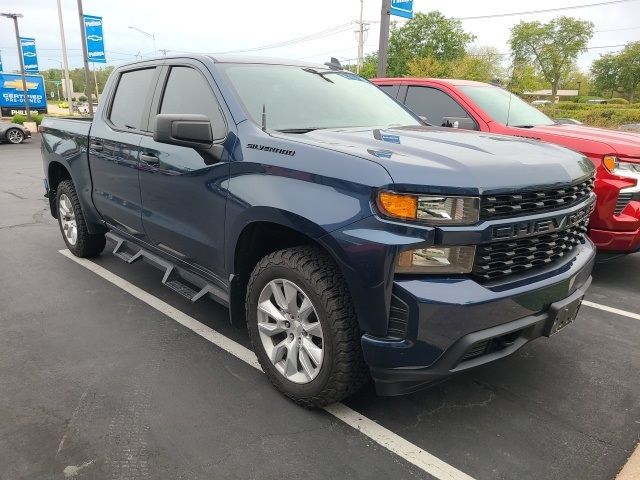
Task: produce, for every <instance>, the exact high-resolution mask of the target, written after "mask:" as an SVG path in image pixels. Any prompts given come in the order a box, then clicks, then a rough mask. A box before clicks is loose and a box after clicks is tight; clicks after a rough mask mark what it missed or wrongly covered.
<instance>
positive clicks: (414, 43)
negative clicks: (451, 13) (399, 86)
mask: <svg viewBox="0 0 640 480" xmlns="http://www.w3.org/2000/svg"><path fill="white" fill-rule="evenodd" d="M474 39H475V36H474V35H472V34H471V33H468V32H466V31H465V30H464V29H463V28H462V24H461V23H460V21H459V20H454V19H452V18H446V17H445V16H444V15H442V14H441V13H440V12H437V11H433V12H429V13H427V14H425V13H416V14H415V16H414V17H413V19H411V20H409V21H408V22H407V23H406V24H404V25H403V26H402V27H399V28H396V25H395V24H394V27H393V29H392V31H391V37H390V38H389V66H388V70H387V74H388V75H389V76H394V77H395V76H403V75H406V74H407V73H408V64H409V62H410V61H411V60H413V59H415V58H419V57H433V58H434V59H436V60H438V61H440V62H448V61H451V60H454V59H456V58H461V57H462V56H464V54H465V51H466V46H467V44H469V43H470V42H472V41H473V40H474Z"/></svg>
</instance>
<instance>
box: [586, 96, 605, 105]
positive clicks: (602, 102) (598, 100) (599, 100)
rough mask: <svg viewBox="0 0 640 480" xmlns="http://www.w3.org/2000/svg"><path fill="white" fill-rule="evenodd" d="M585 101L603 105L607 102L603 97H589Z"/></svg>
mask: <svg viewBox="0 0 640 480" xmlns="http://www.w3.org/2000/svg"><path fill="white" fill-rule="evenodd" d="M586 103H589V104H591V105H604V104H605V103H609V102H608V101H607V100H605V99H604V98H590V99H589V100H587V101H586Z"/></svg>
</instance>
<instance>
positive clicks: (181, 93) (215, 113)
mask: <svg viewBox="0 0 640 480" xmlns="http://www.w3.org/2000/svg"><path fill="white" fill-rule="evenodd" d="M160 113H173V114H176V113H195V114H200V115H206V116H207V117H208V118H209V120H210V121H211V130H212V131H213V137H214V139H220V138H223V137H224V136H225V135H226V133H227V127H226V124H225V122H224V117H223V115H222V112H221V111H220V106H219V105H218V101H217V100H216V97H215V95H214V94H213V91H212V90H211V87H210V86H209V82H208V81H207V80H206V79H205V78H204V76H203V75H202V74H201V73H200V72H198V71H197V70H195V69H193V68H189V67H173V68H171V72H170V73H169V80H167V86H166V87H165V90H164V95H163V96H162V106H161V107H160Z"/></svg>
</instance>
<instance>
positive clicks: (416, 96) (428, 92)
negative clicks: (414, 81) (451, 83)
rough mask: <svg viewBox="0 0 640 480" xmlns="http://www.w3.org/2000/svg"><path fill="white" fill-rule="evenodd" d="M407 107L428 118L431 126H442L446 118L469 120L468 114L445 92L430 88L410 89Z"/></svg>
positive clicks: (406, 102)
mask: <svg viewBox="0 0 640 480" xmlns="http://www.w3.org/2000/svg"><path fill="white" fill-rule="evenodd" d="M405 105H406V106H407V107H408V108H409V109H410V110H412V111H413V112H415V113H417V114H418V115H421V116H423V117H426V118H427V122H429V123H430V124H431V125H436V126H442V125H443V118H444V117H458V118H469V115H468V114H467V112H465V111H464V109H463V108H462V107H461V106H460V105H458V103H457V102H456V101H455V100H454V99H453V98H451V97H450V96H449V95H447V94H446V93H444V92H441V91H440V90H438V89H435V88H430V87H409V91H408V92H407V100H406V101H405Z"/></svg>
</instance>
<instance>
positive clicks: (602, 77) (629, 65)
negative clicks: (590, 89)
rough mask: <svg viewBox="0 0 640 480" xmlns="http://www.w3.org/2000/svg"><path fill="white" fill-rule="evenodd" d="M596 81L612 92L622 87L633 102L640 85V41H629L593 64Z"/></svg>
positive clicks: (601, 87) (602, 87)
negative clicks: (621, 47) (617, 51)
mask: <svg viewBox="0 0 640 480" xmlns="http://www.w3.org/2000/svg"><path fill="white" fill-rule="evenodd" d="M591 74H592V75H593V78H594V83H595V84H596V85H597V86H598V87H599V88H600V89H601V90H610V91H611V94H612V95H613V92H615V91H616V90H618V89H621V90H622V91H623V92H624V93H626V94H627V95H628V96H629V101H631V102H633V100H634V96H635V94H636V90H638V87H640V42H633V43H628V44H627V45H626V46H625V47H624V49H623V50H622V51H621V52H619V53H608V54H606V55H602V56H601V57H600V58H599V59H597V60H594V62H593V64H592V65H591Z"/></svg>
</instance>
